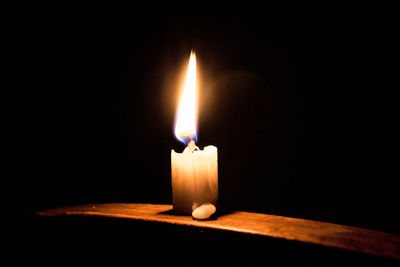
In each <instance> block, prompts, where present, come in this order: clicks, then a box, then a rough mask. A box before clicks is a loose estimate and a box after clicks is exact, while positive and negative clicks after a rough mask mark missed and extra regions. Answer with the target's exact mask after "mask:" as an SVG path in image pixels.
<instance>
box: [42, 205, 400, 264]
mask: <svg viewBox="0 0 400 267" xmlns="http://www.w3.org/2000/svg"><path fill="white" fill-rule="evenodd" d="M35 214H36V215H40V216H74V215H75V216H76V215H78V216H104V217H115V218H126V219H132V220H141V221H152V222H160V223H170V224H177V225H186V226H193V227H205V228H212V229H219V230H226V231H235V232H240V233H247V234H254V235H260V236H266V237H271V238H279V239H286V240H295V241H299V242H305V243H311V244H316V245H322V246H327V247H333V248H339V249H344V250H350V251H354V252H358V253H365V254H370V255H374V256H379V257H384V258H391V259H396V260H400V236H399V235H395V234H390V233H384V232H379V231H374V230H369V229H363V228H357V227H351V226H345V225H339V224H332V223H326V222H319V221H312V220H304V219H296V218H289V217H283V216H276V215H268V214H259V213H252V212H244V211H235V212H232V213H229V214H222V215H219V216H217V218H216V219H214V220H208V221H198V220H194V219H192V217H191V216H183V215H177V214H174V213H173V211H172V206H171V205H155V204H123V203H110V204H88V205H79V206H70V207H63V208H57V209H51V210H45V211H39V212H35Z"/></svg>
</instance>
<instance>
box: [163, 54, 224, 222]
mask: <svg viewBox="0 0 400 267" xmlns="http://www.w3.org/2000/svg"><path fill="white" fill-rule="evenodd" d="M196 91H197V82H196V55H195V53H194V52H193V51H192V52H191V54H190V59H189V65H188V69H187V73H186V79H185V83H184V86H183V89H182V93H181V97H180V100H179V104H178V105H179V106H178V111H177V117H176V122H175V136H176V138H178V140H179V141H181V142H183V143H185V144H186V145H187V147H186V148H185V149H184V150H183V153H176V152H175V151H174V150H171V174H172V203H173V206H174V210H175V211H176V212H177V213H184V214H192V216H193V217H195V218H197V219H206V218H208V217H210V216H211V215H212V214H213V213H214V212H215V211H216V208H215V206H216V203H217V199H218V162H217V148H216V147H215V146H206V147H205V148H204V150H203V151H202V150H200V149H199V148H198V147H197V146H196V144H195V141H197V133H196V124H197V123H196V122H197V92H196Z"/></svg>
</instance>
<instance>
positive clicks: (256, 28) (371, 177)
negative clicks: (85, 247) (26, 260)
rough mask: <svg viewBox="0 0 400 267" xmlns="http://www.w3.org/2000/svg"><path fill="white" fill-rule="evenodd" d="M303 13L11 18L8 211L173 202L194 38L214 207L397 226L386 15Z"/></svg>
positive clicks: (61, 13) (169, 11) (263, 10)
mask: <svg viewBox="0 0 400 267" xmlns="http://www.w3.org/2000/svg"><path fill="white" fill-rule="evenodd" d="M303 8H304V11H303V10H302V11H300V10H296V9H294V11H292V12H289V11H286V10H285V11H282V10H281V11H280V12H279V13H278V12H277V11H276V10H274V9H272V8H269V7H263V6H261V7H258V8H256V7H254V8H241V7H238V8H235V9H227V8H223V9H217V8H214V7H213V6H186V7H180V8H177V7H176V6H167V7H157V8H154V7H153V8H149V9H141V8H130V9H129V10H128V11H129V12H127V13H126V14H120V13H118V12H116V13H113V12H104V11H102V12H100V11H97V10H90V9H89V10H85V11H79V10H80V9H79V8H73V9H72V10H69V9H65V8H64V7H58V8H53V9H51V10H50V11H48V12H47V11H43V10H42V11H41V10H38V11H36V12H29V11H26V13H24V14H19V15H20V16H19V17H18V19H15V21H14V22H13V23H14V24H17V27H15V30H11V31H12V36H13V37H12V46H13V47H12V49H10V51H8V52H9V53H8V54H9V55H11V57H12V58H13V62H14V64H15V67H16V75H15V78H14V85H16V86H15V88H16V89H13V90H15V91H14V92H15V93H16V95H17V96H16V99H17V103H16V104H15V105H14V106H13V109H12V111H11V115H12V116H10V117H11V118H12V119H13V118H16V119H13V123H14V126H15V127H14V129H17V131H16V134H14V135H13V138H12V139H11V140H12V141H11V144H12V145H13V146H15V147H16V149H15V150H16V153H15V159H16V162H17V164H16V166H15V167H13V168H14V169H13V172H12V173H13V175H12V176H10V180H11V190H9V189H6V188H4V190H6V191H8V192H12V194H11V195H12V196H11V197H9V201H8V203H10V205H11V207H12V210H13V211H14V212H25V211H32V210H38V209H44V208H50V207H58V206H62V205H70V204H82V203H95V202H139V203H140V202H145V203H164V204H170V203H171V177H170V151H171V149H175V150H176V151H182V150H183V149H184V145H182V144H181V143H179V142H178V141H177V140H176V139H175V137H174V135H173V126H174V116H175V108H176V104H177V90H178V89H179V88H178V84H179V79H180V76H181V73H182V70H183V69H184V67H185V65H186V62H187V60H188V58H189V53H190V50H191V49H194V50H195V51H196V53H197V58H198V68H199V70H200V74H199V75H200V76H199V78H200V81H201V88H200V91H201V92H200V94H201V103H200V108H201V110H200V114H199V124H198V133H199V136H198V145H199V146H200V147H204V146H206V145H211V144H212V145H215V146H217V147H218V153H219V154H218V156H219V183H220V184H219V203H218V205H219V207H218V208H219V209H220V210H231V209H233V210H246V211H252V212H262V213H270V214H277V215H283V216H291V217H299V218H307V219H314V220H322V221H329V222H335V223H341V224H348V225H355V226H361V227H367V228H372V229H378V230H383V231H388V232H395V233H399V231H398V229H397V226H398V225H399V219H398V218H397V214H396V213H397V211H398V197H397V193H398V190H397V188H396V184H395V180H396V178H397V177H396V175H393V174H391V172H390V170H391V169H394V167H392V163H393V160H390V158H391V157H390V155H389V151H391V148H390V147H388V146H387V144H390V143H391V138H390V136H389V135H387V134H386V133H387V131H388V130H387V128H386V127H387V125H386V124H385V123H384V122H383V119H384V118H387V116H386V115H382V114H384V112H383V111H382V110H383V109H384V108H385V107H386V106H387V105H388V104H387V103H386V102H385V101H384V99H385V98H390V96H389V97H388V96H387V95H386V94H385V93H384V91H383V88H382V87H384V86H383V85H382V80H384V79H385V78H384V75H386V74H387V73H385V71H384V70H383V67H387V64H388V62H389V61H390V59H389V58H388V57H387V56H386V53H388V49H389V48H388V46H387V43H388V42H389V41H388V40H386V33H385V32H384V31H383V30H382V29H385V22H382V17H386V16H385V14H384V13H382V12H381V11H379V10H376V9H375V7H368V8H365V7H363V8H361V7H357V8H355V9H349V8H348V7H335V8H334V7H317V8H311V7H310V8H307V7H303ZM39 9H40V8H39ZM25 14H26V16H25ZM14 24H13V25H14ZM14 26H15V25H14ZM389 54H390V50H389ZM14 115H15V116H14ZM392 123H394V121H393V122H392ZM14 152H15V151H14Z"/></svg>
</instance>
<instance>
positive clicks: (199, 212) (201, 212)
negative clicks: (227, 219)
mask: <svg viewBox="0 0 400 267" xmlns="http://www.w3.org/2000/svg"><path fill="white" fill-rule="evenodd" d="M216 210H217V209H216V208H215V206H214V205H213V204H211V203H209V202H208V203H204V204H202V205H200V207H197V208H195V209H194V210H193V212H192V216H193V217H194V218H196V219H199V220H204V219H207V218H210V216H211V215H213V214H214V213H215V211H216Z"/></svg>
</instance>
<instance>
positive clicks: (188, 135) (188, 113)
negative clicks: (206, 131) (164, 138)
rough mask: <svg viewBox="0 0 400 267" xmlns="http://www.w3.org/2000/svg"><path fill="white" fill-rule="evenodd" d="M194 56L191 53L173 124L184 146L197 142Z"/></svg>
mask: <svg viewBox="0 0 400 267" xmlns="http://www.w3.org/2000/svg"><path fill="white" fill-rule="evenodd" d="M196 87H197V83H196V54H195V53H194V52H193V51H191V53H190V59H189V64H188V68H187V72H186V79H185V83H184V86H183V89H182V92H181V96H180V100H179V104H178V111H177V115H176V122H175V136H176V138H177V139H178V140H179V141H181V142H183V143H185V144H186V145H187V144H188V143H189V142H190V141H191V140H194V141H197V133H196V124H197V92H196V91H197V88H196Z"/></svg>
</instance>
